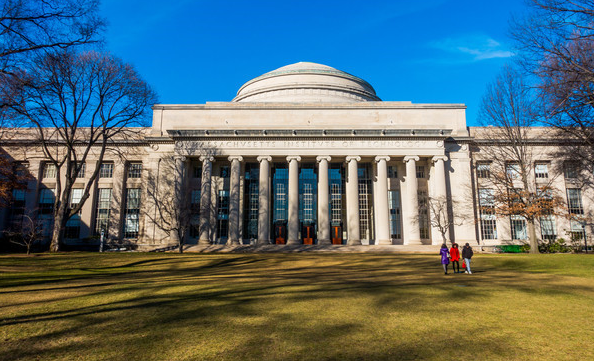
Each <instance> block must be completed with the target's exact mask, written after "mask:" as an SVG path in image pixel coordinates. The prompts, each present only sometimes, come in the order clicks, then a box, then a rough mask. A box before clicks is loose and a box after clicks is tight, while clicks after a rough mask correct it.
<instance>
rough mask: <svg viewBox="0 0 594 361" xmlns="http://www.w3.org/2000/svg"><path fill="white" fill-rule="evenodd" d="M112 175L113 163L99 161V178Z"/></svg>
mask: <svg viewBox="0 0 594 361" xmlns="http://www.w3.org/2000/svg"><path fill="white" fill-rule="evenodd" d="M111 177H113V163H101V165H100V166H99V178H111Z"/></svg>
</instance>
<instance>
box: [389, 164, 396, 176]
mask: <svg viewBox="0 0 594 361" xmlns="http://www.w3.org/2000/svg"><path fill="white" fill-rule="evenodd" d="M388 178H398V168H397V167H396V166H394V165H389V166H388Z"/></svg>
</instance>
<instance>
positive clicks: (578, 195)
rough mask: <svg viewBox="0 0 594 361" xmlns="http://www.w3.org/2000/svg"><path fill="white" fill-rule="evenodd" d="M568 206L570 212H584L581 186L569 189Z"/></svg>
mask: <svg viewBox="0 0 594 361" xmlns="http://www.w3.org/2000/svg"><path fill="white" fill-rule="evenodd" d="M567 208H568V209H569V214H584V206H583V204H582V190H581V189H579V188H568V189H567Z"/></svg>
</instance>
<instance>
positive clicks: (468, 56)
mask: <svg viewBox="0 0 594 361" xmlns="http://www.w3.org/2000/svg"><path fill="white" fill-rule="evenodd" d="M429 46H430V47H432V48H435V49H439V50H443V51H446V52H449V53H452V54H454V55H458V56H459V57H462V59H458V60H465V61H480V60H487V59H495V58H509V57H511V56H513V55H514V53H513V52H511V51H510V50H508V49H507V47H506V46H504V45H502V44H501V43H499V42H498V41H497V40H495V39H493V38H491V37H489V36H487V35H482V34H479V35H477V34H473V35H464V36H458V37H450V38H445V39H440V40H436V41H432V42H430V43H429Z"/></svg>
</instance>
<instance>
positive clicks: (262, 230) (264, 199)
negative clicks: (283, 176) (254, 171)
mask: <svg viewBox="0 0 594 361" xmlns="http://www.w3.org/2000/svg"><path fill="white" fill-rule="evenodd" d="M257 159H258V162H260V183H259V185H258V186H259V187H258V208H259V211H258V244H269V243H270V162H271V161H272V157H270V156H259V157H258V158H257Z"/></svg>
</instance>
